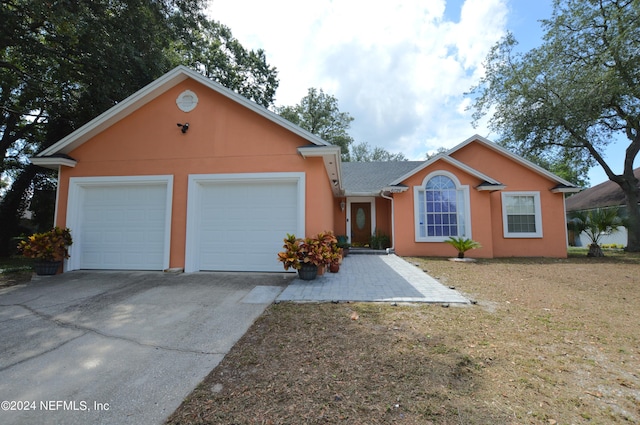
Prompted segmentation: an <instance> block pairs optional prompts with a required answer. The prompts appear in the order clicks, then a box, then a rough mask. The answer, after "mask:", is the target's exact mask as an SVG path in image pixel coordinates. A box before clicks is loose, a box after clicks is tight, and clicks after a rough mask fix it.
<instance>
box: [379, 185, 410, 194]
mask: <svg viewBox="0 0 640 425" xmlns="http://www.w3.org/2000/svg"><path fill="white" fill-rule="evenodd" d="M407 190H409V186H385V187H383V188H382V192H383V193H385V192H389V193H402V192H406V191H407Z"/></svg>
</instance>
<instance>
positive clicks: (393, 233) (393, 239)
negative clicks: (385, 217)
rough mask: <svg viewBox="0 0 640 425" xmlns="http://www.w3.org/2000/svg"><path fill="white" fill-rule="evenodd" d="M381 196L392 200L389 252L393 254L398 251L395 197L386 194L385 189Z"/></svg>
mask: <svg viewBox="0 0 640 425" xmlns="http://www.w3.org/2000/svg"><path fill="white" fill-rule="evenodd" d="M380 196H381V197H383V198H384V199H388V200H390V201H391V248H387V254H393V253H394V252H395V251H396V220H395V217H394V214H395V209H394V207H393V197H391V196H385V194H384V190H381V191H380Z"/></svg>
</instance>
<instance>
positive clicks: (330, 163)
mask: <svg viewBox="0 0 640 425" xmlns="http://www.w3.org/2000/svg"><path fill="white" fill-rule="evenodd" d="M298 153H299V154H300V155H302V157H303V158H322V161H323V162H324V167H325V169H326V170H327V176H328V177H329V182H330V183H331V190H332V191H333V194H334V196H343V195H344V187H343V186H342V167H341V165H342V159H341V156H340V155H341V153H342V151H341V149H340V146H334V145H329V146H301V147H299V148H298Z"/></svg>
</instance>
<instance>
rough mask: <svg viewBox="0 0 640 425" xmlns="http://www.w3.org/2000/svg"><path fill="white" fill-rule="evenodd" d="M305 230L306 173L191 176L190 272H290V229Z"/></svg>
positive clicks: (295, 230)
mask: <svg viewBox="0 0 640 425" xmlns="http://www.w3.org/2000/svg"><path fill="white" fill-rule="evenodd" d="M303 232H304V174H301V173H268V174H247V175H243V174H240V175H237V174H236V175H198V176H191V178H190V184H189V206H188V212H187V252H186V256H187V259H186V263H187V264H186V270H187V271H197V270H206V271H267V272H274V271H284V269H283V267H282V264H281V263H279V262H278V260H277V254H278V252H279V251H281V250H282V245H283V239H284V238H285V236H286V234H287V233H293V234H296V235H301V234H302V233H303Z"/></svg>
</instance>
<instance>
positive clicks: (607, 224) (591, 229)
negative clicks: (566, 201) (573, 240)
mask: <svg viewBox="0 0 640 425" xmlns="http://www.w3.org/2000/svg"><path fill="white" fill-rule="evenodd" d="M569 225H570V226H571V228H572V229H573V230H574V231H575V232H576V234H578V235H579V234H580V233H583V232H584V233H585V234H586V235H587V237H588V238H589V240H590V241H591V244H589V252H588V253H587V256H588V257H604V252H602V248H601V247H600V240H601V239H602V237H603V236H605V235H609V234H611V233H614V232H617V231H618V227H620V226H622V225H623V220H622V218H620V214H619V211H618V208H617V207H613V208H596V209H593V210H588V211H575V212H573V213H571V217H570V220H569Z"/></svg>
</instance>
